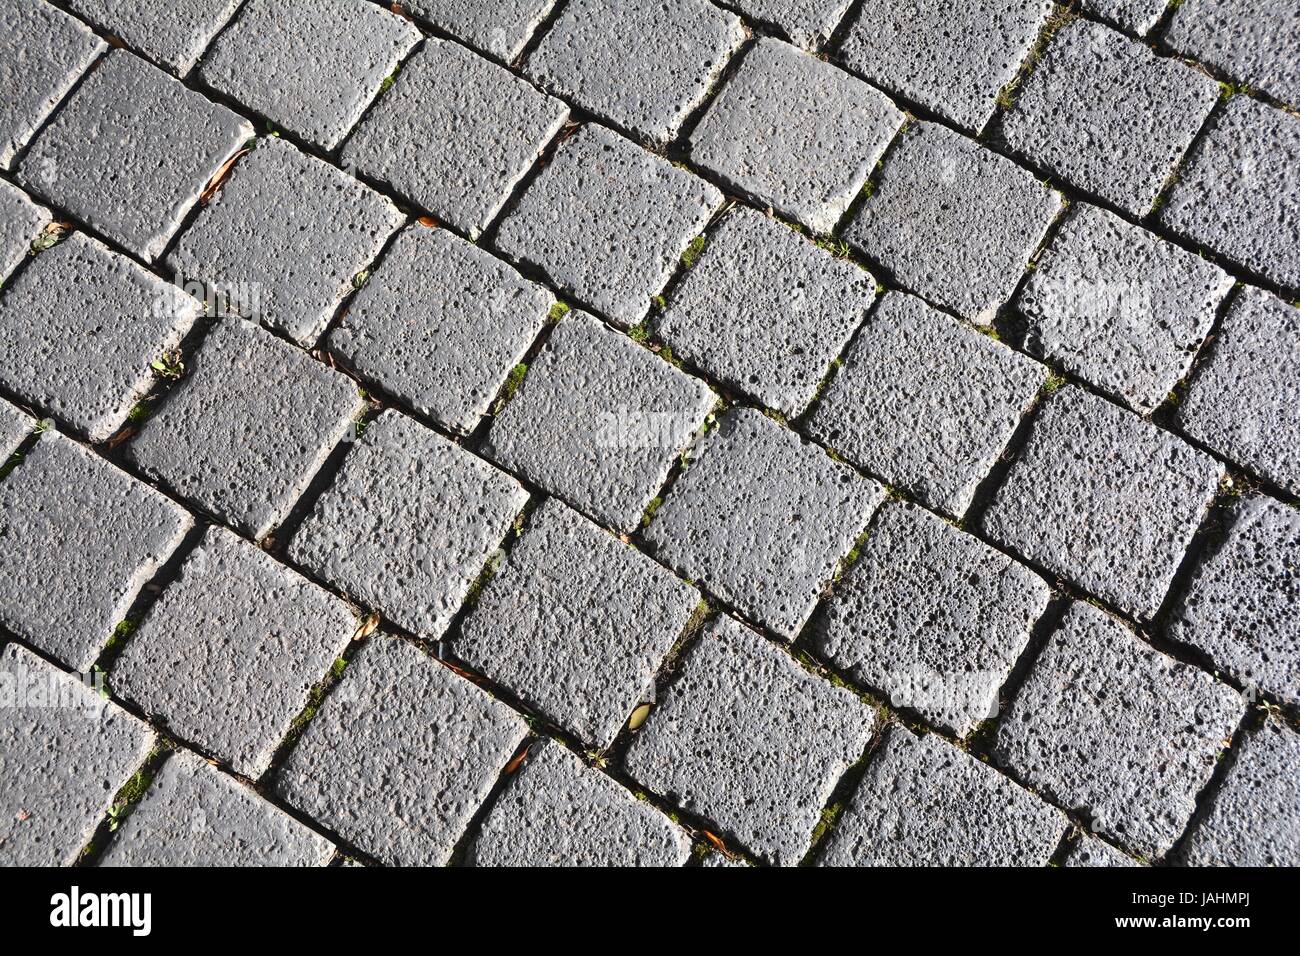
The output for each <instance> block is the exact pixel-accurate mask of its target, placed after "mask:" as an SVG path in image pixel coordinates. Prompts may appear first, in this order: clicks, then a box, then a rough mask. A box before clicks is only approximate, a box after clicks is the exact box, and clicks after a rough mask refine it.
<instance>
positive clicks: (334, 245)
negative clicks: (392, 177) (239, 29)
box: [167, 137, 403, 348]
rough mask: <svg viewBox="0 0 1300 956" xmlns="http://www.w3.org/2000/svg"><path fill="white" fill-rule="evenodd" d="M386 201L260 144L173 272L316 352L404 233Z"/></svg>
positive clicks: (182, 245)
mask: <svg viewBox="0 0 1300 956" xmlns="http://www.w3.org/2000/svg"><path fill="white" fill-rule="evenodd" d="M402 218H403V217H402V214H401V213H400V212H399V211H398V209H397V207H396V206H394V205H393V204H392V203H391V202H390V201H389V200H387V199H385V198H384V197H383V196H381V195H379V194H378V193H376V192H375V191H374V190H373V189H371V188H370V187H368V186H365V185H363V184H362V183H359V182H357V181H356V180H355V179H353V178H352V177H350V176H348V175H346V174H345V173H342V172H340V171H339V170H337V169H335V168H334V167H332V166H330V165H329V164H328V163H325V162H322V161H321V160H319V159H315V158H313V157H311V156H308V155H306V154H305V153H302V152H299V151H298V150H297V149H296V148H295V147H293V146H291V145H290V144H289V143H287V142H285V141H284V140H281V139H277V138H274V137H266V138H263V139H260V140H258V145H257V148H256V149H255V150H253V152H251V153H250V154H248V155H247V156H245V157H244V158H243V159H242V160H240V161H239V163H238V164H237V165H236V166H235V169H234V171H233V172H232V173H231V174H230V177H229V179H228V180H227V181H226V182H225V184H224V185H223V186H222V188H221V191H220V192H219V193H218V194H217V196H216V198H215V199H213V200H212V202H211V203H209V204H208V206H207V207H206V208H205V209H204V210H203V211H202V212H201V213H200V214H199V216H198V218H197V219H195V220H194V223H193V224H192V225H191V226H190V227H189V228H188V229H186V230H185V232H184V233H182V234H181V237H180V239H179V240H177V243H176V248H175V249H174V250H173V251H172V253H171V254H170V255H169V256H168V257H167V265H168V267H169V268H170V269H172V270H173V271H174V272H175V273H176V275H177V276H178V277H179V278H180V279H183V280H185V281H186V282H195V283H198V284H200V285H201V287H202V288H203V289H204V290H205V291H207V292H211V293H215V294H216V295H217V296H218V297H220V299H219V301H221V302H223V305H224V308H225V309H226V311H228V312H231V313H233V314H235V315H239V316H242V317H244V318H251V319H256V320H258V321H260V322H264V323H265V324H266V325H268V326H270V327H271V328H275V329H279V330H281V331H283V332H285V333H286V334H287V335H289V336H290V337H291V338H293V340H294V341H296V342H297V343H298V344H300V345H303V346H306V347H308V348H310V347H311V346H312V345H314V344H315V343H316V340H317V339H318V338H320V335H321V333H322V332H323V331H324V330H325V327H326V326H327V325H328V324H329V322H330V320H331V319H332V318H334V314H335V312H337V311H338V308H339V305H340V304H341V303H342V301H343V299H344V297H345V296H347V294H348V293H349V292H351V291H352V290H353V288H354V287H355V285H356V282H357V276H358V275H359V274H361V273H362V272H363V270H365V269H366V267H367V266H368V265H369V264H370V263H372V262H373V261H374V259H375V257H376V256H377V255H379V250H380V249H381V248H382V247H383V245H384V243H385V242H386V241H387V240H388V237H389V236H390V235H391V234H392V233H393V232H394V231H395V230H396V229H397V228H398V226H400V225H401V223H402Z"/></svg>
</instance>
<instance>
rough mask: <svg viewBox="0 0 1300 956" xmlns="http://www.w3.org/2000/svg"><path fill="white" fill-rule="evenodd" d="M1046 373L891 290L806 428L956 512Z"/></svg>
mask: <svg viewBox="0 0 1300 956" xmlns="http://www.w3.org/2000/svg"><path fill="white" fill-rule="evenodd" d="M1046 378H1047V370H1046V369H1045V368H1043V367H1042V366H1040V365H1038V364H1036V363H1035V362H1033V361H1030V360H1028V359H1026V358H1025V357H1024V356H1022V355H1019V354H1018V353H1016V352H1013V351H1011V350H1010V349H1009V348H1007V347H1005V346H1003V345H1000V344H998V343H997V342H995V341H993V339H991V338H990V337H988V336H986V335H982V334H980V333H979V332H977V331H975V330H974V329H972V328H968V327H966V326H964V325H962V324H961V323H960V322H958V321H957V320H955V319H953V318H951V317H949V316H947V315H944V314H943V313H941V312H939V311H938V310H937V309H933V308H931V307H929V306H928V305H926V304H925V303H924V302H922V301H921V300H920V299H916V298H913V297H912V296H907V295H901V294H898V293H889V294H887V295H886V296H885V297H884V298H883V299H882V300H881V302H880V305H879V306H878V307H877V308H876V311H875V313H874V314H873V315H872V317H871V318H870V319H869V320H868V321H867V324H866V325H865V326H864V327H863V329H862V331H861V332H859V333H858V337H857V339H856V340H855V341H854V343H853V345H852V346H851V347H850V348H849V351H848V353H847V354H846V355H845V358H844V366H843V368H841V369H840V370H839V373H838V374H837V375H836V376H835V378H834V379H833V380H832V381H831V383H830V385H829V386H828V387H827V389H826V394H825V395H824V396H823V398H822V400H821V402H820V403H819V404H818V405H817V407H816V410H815V411H814V412H813V416H812V419H811V420H810V422H809V429H810V431H811V433H812V434H813V435H814V436H816V437H817V438H818V439H819V440H821V441H823V442H825V443H826V444H827V445H829V446H830V447H832V448H834V449H835V450H836V451H837V452H839V453H840V454H842V455H844V456H845V457H846V458H848V459H849V460H851V461H854V462H856V463H857V464H859V465H861V466H862V467H863V468H866V469H867V470H869V471H870V472H872V473H873V474H877V475H880V476H881V477H882V478H883V479H885V480H886V481H888V482H891V483H893V484H896V485H899V486H900V487H903V488H906V489H908V491H909V492H911V493H912V494H915V495H916V496H917V497H919V498H920V499H921V500H922V501H924V502H926V503H927V504H928V505H930V506H931V507H932V508H936V509H938V510H940V511H943V512H945V513H947V514H950V515H953V516H955V517H961V516H962V515H964V514H965V513H966V509H967V508H968V507H969V506H970V503H971V500H972V498H973V497H974V495H975V490H976V487H977V486H978V485H979V483H980V482H981V481H982V480H983V479H984V478H985V477H986V475H987V474H988V472H989V470H990V469H991V468H992V467H993V465H994V463H995V462H996V461H997V460H998V458H999V456H1000V455H1001V454H1002V452H1003V449H1004V448H1005V447H1006V445H1007V442H1008V441H1010V439H1011V436H1012V434H1013V433H1014V432H1015V430H1016V426H1017V424H1018V423H1019V421H1020V419H1021V417H1022V416H1023V415H1024V414H1025V412H1027V411H1028V409H1029V406H1030V404H1031V403H1032V402H1033V400H1034V397H1035V396H1036V395H1037V394H1038V390H1039V388H1040V387H1041V386H1042V384H1043V382H1044V381H1045V380H1046ZM864 409H870V410H871V411H870V414H864Z"/></svg>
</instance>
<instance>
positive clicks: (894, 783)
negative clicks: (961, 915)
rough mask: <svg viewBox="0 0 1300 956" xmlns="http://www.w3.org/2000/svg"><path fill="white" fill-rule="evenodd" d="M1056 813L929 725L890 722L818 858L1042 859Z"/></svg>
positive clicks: (966, 862) (1055, 832) (1036, 862)
mask: <svg viewBox="0 0 1300 956" xmlns="http://www.w3.org/2000/svg"><path fill="white" fill-rule="evenodd" d="M1067 824H1068V821H1067V819H1066V816H1065V814H1064V813H1062V812H1061V811H1060V810H1058V809H1056V808H1055V807H1053V806H1049V805H1048V804H1046V803H1044V802H1043V801H1041V800H1039V799H1038V798H1037V797H1035V796H1034V795H1033V794H1032V793H1030V792H1029V791H1027V790H1024V789H1022V788H1021V787H1019V786H1017V785H1016V784H1015V783H1013V782H1012V781H1010V780H1008V779H1007V778H1006V777H1004V776H1003V775H1002V774H1000V773H998V772H997V771H996V770H994V769H993V768H992V767H990V766H988V765H987V764H984V763H981V762H980V761H978V760H976V759H975V758H974V757H972V756H970V755H969V754H967V753H965V752H963V751H961V750H958V749H957V748H956V747H954V746H952V744H950V743H948V742H947V741H945V740H942V739H940V738H938V737H936V736H934V735H933V734H926V735H924V736H921V737H917V736H916V735H915V734H913V733H912V732H911V731H909V730H908V729H907V728H905V727H902V726H898V725H895V726H893V727H891V728H889V731H888V733H887V735H886V737H885V741H884V743H883V744H881V745H880V748H879V749H878V750H877V751H876V752H875V753H874V754H872V756H871V758H870V762H869V763H868V764H867V772H866V776H865V777H864V778H863V780H862V783H861V784H859V786H858V789H857V790H856V791H855V792H854V794H853V797H852V799H851V800H850V801H849V804H848V806H847V807H846V808H845V810H844V812H843V813H842V814H840V817H839V819H838V821H837V822H836V825H835V829H834V830H833V831H831V834H830V836H829V837H827V840H826V848H825V850H824V851H823V852H821V853H820V854H819V856H818V858H817V862H818V864H819V865H820V866H1045V865H1046V864H1047V861H1048V859H1050V858H1051V856H1052V853H1053V852H1055V850H1056V847H1057V846H1058V845H1059V844H1060V842H1061V837H1062V835H1063V834H1064V833H1065V829H1066V826H1067Z"/></svg>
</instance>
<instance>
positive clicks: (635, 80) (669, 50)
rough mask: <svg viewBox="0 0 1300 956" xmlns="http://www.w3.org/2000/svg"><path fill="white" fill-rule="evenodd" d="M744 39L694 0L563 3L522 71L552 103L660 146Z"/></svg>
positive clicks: (731, 20) (730, 18) (733, 22)
mask: <svg viewBox="0 0 1300 956" xmlns="http://www.w3.org/2000/svg"><path fill="white" fill-rule="evenodd" d="M744 39H745V30H744V28H743V27H742V26H741V24H740V18H739V17H737V16H736V15H735V14H733V13H728V12H726V11H724V10H720V9H718V8H717V7H715V6H712V5H711V4H709V3H705V2H702V0H667V2H664V3H657V4H650V3H644V2H642V0H570V2H569V3H568V4H566V6H565V7H564V9H563V11H562V12H561V13H560V16H559V18H558V19H556V21H555V23H553V24H552V25H551V27H550V29H549V30H547V31H546V34H545V36H543V37H542V41H541V43H540V44H539V45H538V46H537V48H536V49H535V50H533V52H532V53H531V54H529V56H528V61H527V62H526V63H525V64H524V69H525V70H526V71H527V73H528V75H529V76H531V77H533V78H534V79H536V80H537V82H539V83H540V84H541V85H542V86H544V87H545V88H546V89H548V90H550V91H551V92H553V93H554V94H556V95H557V96H561V97H563V98H564V99H566V100H569V101H571V102H573V103H575V104H576V105H578V106H580V107H582V108H583V109H585V110H587V111H589V112H591V113H593V114H595V115H596V116H599V117H600V118H601V119H603V120H605V121H607V122H609V123H612V124H613V125H615V126H617V127H619V128H620V129H624V130H627V131H629V132H630V133H631V134H632V135H633V136H636V137H639V138H642V139H646V140H649V141H650V142H652V143H655V144H657V145H663V144H665V143H667V142H669V141H670V140H672V139H674V138H676V136H677V134H678V132H679V131H680V130H681V128H682V124H683V123H684V122H685V121H686V118H687V117H688V116H689V115H690V114H691V113H692V112H694V110H695V109H696V108H697V107H699V106H700V104H701V103H703V102H704V100H705V99H706V98H707V97H708V95H709V92H710V91H711V90H712V89H713V86H714V84H716V83H717V80H718V77H719V76H721V75H722V70H723V68H724V67H725V66H726V65H727V61H728V60H729V59H730V58H731V55H732V54H733V53H735V52H736V50H737V48H738V47H739V46H740V44H741V43H742V42H743V41H744Z"/></svg>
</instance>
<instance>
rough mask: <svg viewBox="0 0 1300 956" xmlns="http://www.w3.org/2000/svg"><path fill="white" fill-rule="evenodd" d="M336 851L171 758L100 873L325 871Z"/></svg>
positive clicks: (228, 785)
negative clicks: (113, 869)
mask: <svg viewBox="0 0 1300 956" xmlns="http://www.w3.org/2000/svg"><path fill="white" fill-rule="evenodd" d="M333 855H334V845H333V844H332V843H330V841H329V840H327V839H325V838H324V837H323V836H321V835H319V834H317V833H313V832H312V831H311V830H309V829H308V828H307V827H306V826H304V825H303V824H301V823H299V822H298V821H297V820H295V819H294V818H293V817H291V816H289V814H287V813H285V812H284V811H283V810H281V809H280V808H279V807H277V806H275V805H273V804H271V803H267V802H266V801H265V800H264V799H262V798H261V797H260V796H258V795H257V794H256V793H255V792H253V791H252V790H251V789H249V788H247V787H245V786H243V785H241V784H240V783H238V782H237V781H235V780H234V779H233V778H231V777H228V776H227V775H226V774H224V773H222V772H221V771H220V770H217V769H215V768H214V767H212V766H211V765H209V764H208V762H207V761H205V760H204V759H203V758H201V757H198V756H196V755H194V754H192V753H188V752H186V751H179V752H177V753H174V754H172V755H171V756H169V757H168V758H167V760H166V762H165V763H164V764H163V765H162V769H161V770H159V771H158V773H157V775H156V776H155V777H154V778H153V780H152V782H150V784H149V789H148V790H146V791H145V794H144V797H143V798H142V799H141V800H140V802H139V803H137V804H136V805H135V806H134V807H132V808H131V812H130V815H129V816H128V817H127V818H126V821H125V822H124V823H122V825H121V827H120V828H119V829H118V831H117V832H116V833H115V834H114V835H113V837H112V842H110V843H109V844H108V849H106V850H105V851H104V855H103V856H101V857H100V859H99V863H98V865H99V866H324V865H325V864H327V863H329V861H330V858H331V857H332V856H333Z"/></svg>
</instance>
